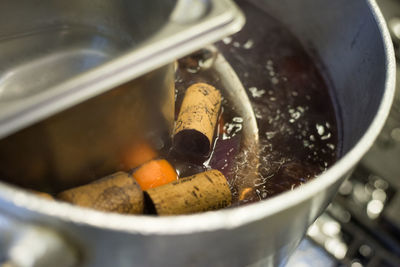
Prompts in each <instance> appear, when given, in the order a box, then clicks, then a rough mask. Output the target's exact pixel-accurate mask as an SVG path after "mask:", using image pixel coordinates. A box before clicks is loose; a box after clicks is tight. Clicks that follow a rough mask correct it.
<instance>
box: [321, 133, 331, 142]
mask: <svg viewBox="0 0 400 267" xmlns="http://www.w3.org/2000/svg"><path fill="white" fill-rule="evenodd" d="M329 138H331V133H327V134H326V135H323V136H321V140H327V139H329Z"/></svg>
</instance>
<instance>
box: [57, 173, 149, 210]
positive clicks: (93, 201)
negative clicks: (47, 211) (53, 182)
mask: <svg viewBox="0 0 400 267" xmlns="http://www.w3.org/2000/svg"><path fill="white" fill-rule="evenodd" d="M57 197H58V198H59V199H60V200H63V201H67V202H70V203H72V204H76V205H79V206H82V207H88V208H93V209H96V210H101V211H111V212H118V213H129V214H139V213H143V192H142V190H141V189H140V186H139V185H138V184H137V182H136V181H135V180H134V179H133V178H132V176H131V175H129V174H127V173H124V172H117V173H115V174H112V175H110V176H107V177H104V178H103V179H100V180H97V181H95V182H93V183H90V184H87V185H83V186H80V187H76V188H72V189H69V190H66V191H63V192H61V193H60V194H58V196H57Z"/></svg>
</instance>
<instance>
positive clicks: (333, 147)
mask: <svg viewBox="0 0 400 267" xmlns="http://www.w3.org/2000/svg"><path fill="white" fill-rule="evenodd" d="M326 146H327V147H329V148H330V149H331V150H335V145H334V144H331V143H328V144H326Z"/></svg>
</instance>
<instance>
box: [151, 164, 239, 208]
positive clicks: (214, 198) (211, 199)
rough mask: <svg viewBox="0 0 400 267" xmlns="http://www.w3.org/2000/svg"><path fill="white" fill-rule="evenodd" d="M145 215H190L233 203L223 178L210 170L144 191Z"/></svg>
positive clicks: (218, 173)
mask: <svg viewBox="0 0 400 267" xmlns="http://www.w3.org/2000/svg"><path fill="white" fill-rule="evenodd" d="M145 200H146V205H147V208H148V213H156V214H158V215H175V214H189V213H195V212H201V211H209V210H217V209H222V208H225V207H227V206H229V205H230V204H231V202H232V195H231V191H230V190H229V186H228V183H227V181H226V178H225V176H224V175H223V174H222V173H221V172H219V171H217V170H211V171H207V172H203V173H199V174H196V175H193V176H189V177H186V178H181V179H179V180H177V181H175V182H172V183H169V184H166V185H163V186H160V187H156V188H152V189H149V190H147V191H145Z"/></svg>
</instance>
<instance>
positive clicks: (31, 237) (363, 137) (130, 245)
mask: <svg viewBox="0 0 400 267" xmlns="http://www.w3.org/2000/svg"><path fill="white" fill-rule="evenodd" d="M252 2H253V3H254V4H256V5H257V6H259V7H260V8H261V9H263V10H265V11H266V12H267V13H270V14H272V15H273V16H275V17H277V18H278V19H279V20H280V21H282V22H283V23H284V24H285V25H286V26H287V27H289V28H290V29H291V31H292V32H293V33H295V35H296V36H297V37H298V38H300V39H301V41H302V42H303V43H304V44H306V45H307V46H311V47H313V48H314V49H315V52H316V53H317V54H318V56H319V57H320V59H321V60H322V62H323V64H324V66H325V67H326V70H327V72H328V73H329V76H330V78H331V79H332V83H333V85H334V86H333V88H335V97H336V98H337V101H338V103H339V106H340V108H341V111H342V122H343V137H342V138H343V154H344V156H343V157H342V158H341V159H340V160H339V161H338V162H337V163H336V164H335V165H334V166H332V167H331V168H330V169H329V170H328V171H327V172H325V173H323V174H321V175H320V176H319V177H318V178H317V179H314V180H313V181H311V182H309V183H308V184H306V185H304V186H302V187H301V188H298V189H295V190H293V191H290V192H287V193H283V194H281V195H279V196H277V197H275V198H272V199H269V200H266V201H261V202H259V203H255V204H252V205H249V206H244V207H237V208H233V209H228V210H221V211H215V212H206V213H202V214H196V215H187V216H173V217H162V218H156V217H150V216H126V215H119V214H107V213H102V212H98V211H94V210H88V209H83V208H79V207H75V206H71V205H68V204H64V203H59V202H54V201H48V200H45V199H41V198H38V197H36V196H34V195H32V194H29V193H26V192H25V191H23V190H21V189H18V188H15V187H13V186H10V185H7V184H0V209H1V211H2V212H3V213H4V214H7V216H12V217H13V218H14V219H13V220H14V222H13V224H6V223H5V224H0V231H1V228H2V227H1V226H3V229H4V228H5V227H4V226H8V227H7V229H8V230H14V232H10V233H21V238H20V239H19V242H17V244H19V247H18V246H17V247H12V248H11V250H10V251H11V252H10V255H14V256H15V255H17V256H20V257H21V259H23V260H26V261H25V262H28V263H29V262H30V261H29V258H28V256H32V255H33V256H35V255H47V256H43V257H42V258H40V259H41V260H43V261H46V260H48V262H52V261H51V260H52V259H53V260H54V259H58V261H60V259H62V260H63V261H64V262H66V263H71V264H72V263H74V260H73V259H74V257H75V256H76V255H78V258H79V260H80V262H79V263H80V264H81V265H83V266H246V265H250V266H276V265H279V264H282V263H283V262H284V260H285V259H286V258H287V257H288V255H290V253H291V252H292V251H293V250H294V249H295V247H296V246H297V245H298V244H299V242H300V240H301V239H302V237H303V236H304V233H305V231H306V229H307V227H308V226H309V225H310V224H311V223H312V222H313V221H314V220H315V219H316V218H317V216H318V215H319V214H320V213H321V212H322V211H323V210H324V209H325V208H326V206H327V205H328V203H329V202H330V200H331V199H332V197H333V195H334V194H335V192H336V191H337V189H338V187H339V185H340V183H341V182H342V181H343V180H344V179H345V178H346V177H347V176H348V175H349V174H350V173H351V170H352V168H353V167H354V165H355V164H356V163H357V162H358V161H359V160H360V158H361V157H362V155H363V154H364V153H365V152H366V151H367V150H368V149H369V147H370V146H371V144H372V143H373V141H374V139H375V138H376V136H377V135H378V133H379V131H380V129H381V128H382V126H383V123H384V120H385V118H386V116H387V114H388V111H389V108H390V103H391V100H392V97H393V94H394V85H395V83H394V82H395V61H394V55H393V51H392V47H391V41H390V37H389V34H388V32H387V29H386V27H385V23H384V21H383V18H382V16H381V14H380V12H379V10H378V8H377V6H376V4H375V2H374V1H373V0H370V1H364V0H353V1H350V2H349V1H346V0H338V1H320V0H304V1H290V0H281V1H267V0H252ZM9 220H10V219H7V221H4V222H9ZM28 223H29V224H34V225H36V226H35V227H33V228H32V227H30V228H26V226H27V224H28ZM22 229H31V231H22ZM44 229H53V230H54V231H55V232H58V233H61V234H62V236H63V237H64V238H60V237H58V236H57V235H54V234H53V233H54V232H51V231H50V232H49V230H44ZM23 233H28V234H25V235H24V234H23ZM41 234H45V235H44V236H45V237H40V236H41ZM65 240H67V241H65ZM32 242H36V245H35V246H34V247H36V248H38V249H35V250H31V251H33V252H32V253H27V252H26V253H21V251H23V250H21V248H25V247H29V246H28V245H29V244H32ZM0 245H1V243H0ZM49 251H52V252H53V254H52V253H47V254H44V252H49ZM60 251H62V252H63V253H61V252H60ZM74 251H79V253H78V254H76V253H75V252H74ZM35 253H36V254H35ZM40 253H42V254H40ZM25 256H26V257H25ZM15 257H16V256H15ZM46 257H47V259H46ZM52 257H53V258H52ZM49 258H50V259H49ZM22 262H24V261H22ZM60 262H61V261H60ZM27 266H28V265H27ZM37 266H38V265H37Z"/></svg>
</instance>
